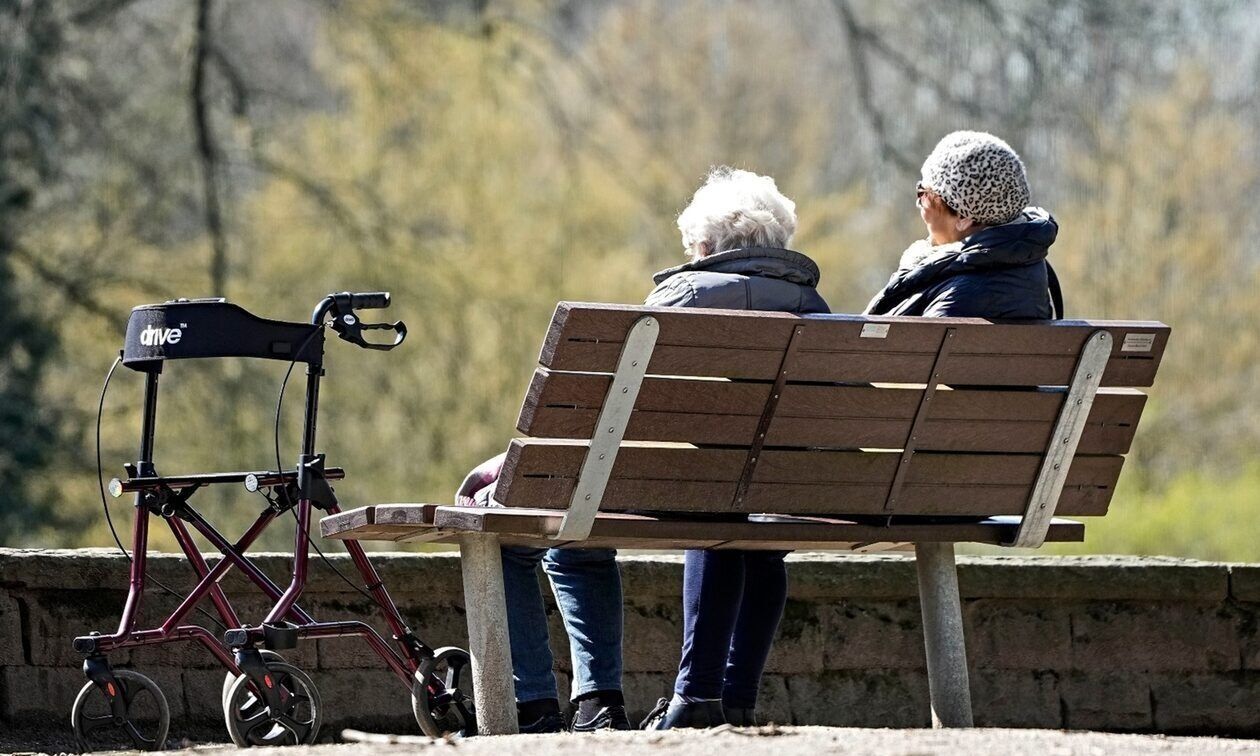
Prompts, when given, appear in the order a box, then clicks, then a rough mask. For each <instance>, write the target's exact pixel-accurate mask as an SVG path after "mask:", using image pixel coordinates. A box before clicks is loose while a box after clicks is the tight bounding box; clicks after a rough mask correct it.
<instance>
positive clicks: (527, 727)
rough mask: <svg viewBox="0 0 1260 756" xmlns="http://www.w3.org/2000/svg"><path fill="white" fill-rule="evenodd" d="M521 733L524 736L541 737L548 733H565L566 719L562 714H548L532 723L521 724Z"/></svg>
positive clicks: (556, 712)
mask: <svg viewBox="0 0 1260 756" xmlns="http://www.w3.org/2000/svg"><path fill="white" fill-rule="evenodd" d="M519 731H520V733H521V734H522V735H541V734H543V733H547V732H564V717H562V716H560V712H558V711H555V712H550V711H549V712H547V713H546V714H543V715H542V716H540V717H538V719H535V720H534V721H532V722H521V723H520V728H519Z"/></svg>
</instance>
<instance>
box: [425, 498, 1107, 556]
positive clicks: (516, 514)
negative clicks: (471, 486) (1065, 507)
mask: <svg viewBox="0 0 1260 756" xmlns="http://www.w3.org/2000/svg"><path fill="white" fill-rule="evenodd" d="M561 519H562V515H561V514H560V513H556V512H553V511H546V510H521V509H497V508H483V507H439V508H438V509H437V511H436V513H435V515H434V520H435V525H436V526H437V527H441V528H450V529H455V530H460V531H471V532H479V533H496V534H499V535H501V536H507V535H518V536H525V537H532V538H538V539H545V538H546V537H548V536H550V535H552V534H554V533H556V532H558V530H559V527H560V521H561ZM1017 527H1018V525H1017V523H1016V522H1015V521H1014V520H1005V521H1004V520H998V519H987V520H979V521H975V522H964V523H921V522H919V523H904V524H903V523H896V524H893V525H889V526H884V525H871V524H866V523H856V522H852V521H846V520H842V519H834V518H823V517H775V518H766V519H763V520H760V521H754V522H696V521H691V522H688V521H679V520H670V519H661V518H657V517H651V516H646V515H627V514H609V513H602V512H601V513H600V514H599V516H598V517H596V519H595V526H594V528H593V529H592V531H591V539H592V541H602V542H604V543H607V544H614V543H618V542H623V541H631V540H632V541H634V542H636V543H637V544H649V545H645V546H643V547H644V548H689V547H690V546H689V544H693V543H698V542H706V543H712V542H732V541H735V542H740V545H741V546H742V545H751V546H753V547H755V548H774V547H781V546H782V545H784V544H788V543H794V544H801V543H810V544H823V545H824V547H827V548H842V549H846V550H851V549H853V548H854V547H856V546H864V545H867V544H873V543H907V542H916V541H953V542H968V543H993V544H997V543H1002V542H1003V541H1004V540H1007V539H1009V538H1010V537H1011V536H1013V535H1014V532H1015V529H1016V528H1017ZM1083 538H1084V526H1083V525H1081V524H1080V523H1078V522H1072V521H1070V520H1055V521H1054V523H1052V525H1051V528H1050V535H1049V536H1048V537H1047V540H1054V541H1079V540H1082V539H1083ZM540 543H542V544H546V543H549V542H547V541H545V540H543V541H540ZM552 545H554V544H552ZM582 545H583V546H584V547H585V546H587V545H588V542H583V543H582ZM618 545H620V544H618ZM620 547H621V548H629V547H628V546H624V545H620ZM798 548H799V546H798Z"/></svg>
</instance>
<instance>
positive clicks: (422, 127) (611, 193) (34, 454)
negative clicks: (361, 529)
mask: <svg viewBox="0 0 1260 756" xmlns="http://www.w3.org/2000/svg"><path fill="white" fill-rule="evenodd" d="M1258 74H1260V4H1258V3H1257V2H1228V1H1224V0H1198V1H1196V2H1184V1H1178V0H1125V1H1123V2H1107V1H1105V0H1046V1H1044V2H1032V1H1031V0H938V1H937V2H931V3H919V2H909V0H894V1H889V0H795V1H793V2H778V1H770V0H618V1H615V0H521V1H519V2H506V1H502V0H500V1H495V0H356V2H334V0H267V2H255V1H254V0H73V1H72V0H0V301H3V302H4V305H3V306H0V543H3V544H6V545H47V546H52V545H65V546H80V545H104V544H107V543H109V542H110V539H109V532H108V530H107V528H106V525H105V520H104V517H103V516H102V513H101V511H100V497H99V493H98V488H97V480H96V462H95V457H94V433H95V416H96V409H97V400H98V392H99V390H100V385H101V381H102V379H103V378H104V374H105V371H106V369H107V368H108V367H109V364H110V362H111V361H112V360H113V358H114V356H115V355H116V353H117V351H118V349H119V347H120V346H121V342H122V333H123V327H124V324H125V322H126V318H127V314H128V311H129V309H130V308H131V307H132V306H134V305H137V304H141V303H146V302H154V301H161V300H164V299H168V298H173V297H181V296H182V297H202V296H226V297H228V298H229V299H230V300H231V301H234V302H236V303H238V304H241V305H243V306H244V307H245V308H247V309H249V310H251V311H253V312H255V313H257V314H259V315H262V316H265V317H273V318H279V319H288V320H304V319H306V318H307V317H309V313H310V311H311V307H312V306H313V305H314V303H315V302H316V301H318V300H319V299H320V297H322V296H323V295H324V294H326V293H328V292H331V291H342V290H347V289H349V290H376V289H388V290H391V291H392V292H393V294H394V303H395V304H394V307H393V309H391V310H390V311H388V313H386V314H387V315H388V316H389V317H390V318H391V319H393V318H402V319H404V320H406V321H407V323H408V324H409V325H410V327H411V336H410V338H409V340H408V342H407V344H406V345H405V347H404V348H401V349H399V350H398V351H396V352H393V353H390V354H383V353H375V352H372V353H367V352H362V351H359V350H357V349H354V348H353V347H351V346H350V345H347V344H344V343H343V342H340V341H336V340H333V341H331V342H330V357H329V365H328V374H329V378H328V380H327V382H326V383H325V394H324V402H323V405H322V414H321V426H320V431H321V443H320V446H321V447H322V448H323V450H324V451H326V452H327V453H328V455H329V458H330V460H332V461H333V462H334V463H335V464H340V465H343V466H345V467H346V468H348V470H349V471H350V477H349V479H347V480H346V481H345V482H344V483H343V484H342V485H340V486H339V487H338V490H339V494H340V495H341V496H342V498H343V503H344V505H346V506H355V505H357V504H360V503H368V502H374V501H424V500H428V501H434V500H437V501H446V500H447V499H448V498H449V497H450V495H451V492H452V490H453V489H454V487H455V486H456V485H457V484H458V482H459V480H460V478H461V476H462V474H463V472H464V471H465V470H466V469H467V468H468V467H470V466H471V465H473V464H475V463H477V462H478V461H480V460H481V459H483V458H485V457H487V456H489V455H492V454H495V453H497V452H499V451H501V450H502V449H503V448H505V446H506V442H507V440H508V438H509V437H510V436H511V435H512V433H513V426H514V421H515V416H516V412H517V410H518V409H519V406H520V400H521V397H522V396H523V393H524V391H525V387H526V383H527V380H528V378H529V375H530V368H531V366H532V365H533V364H534V362H535V360H536V357H537V349H538V345H539V343H540V342H541V337H542V334H543V331H544V328H545V326H546V323H547V322H548V320H549V318H550V315H551V311H552V309H553V307H554V305H555V303H556V301H558V300H561V299H571V300H588V301H612V302H639V301H641V300H642V298H643V296H644V295H645V294H646V293H647V292H648V291H649V289H650V288H651V280H650V274H651V273H652V272H653V271H655V270H658V269H661V268H664V267H667V266H671V265H674V264H677V263H679V262H681V261H682V248H681V245H680V242H679V240H678V236H677V231H676V229H675V228H674V225H673V220H674V218H675V216H676V214H677V213H678V211H679V210H681V209H682V207H683V206H684V205H685V204H686V202H687V200H688V198H689V196H690V194H691V192H692V191H694V189H695V187H696V186H697V185H698V183H699V181H700V179H701V177H702V176H703V174H704V173H705V171H706V169H707V168H708V167H709V166H710V165H712V164H717V163H729V164H733V165H738V166H742V167H747V168H749V169H752V170H755V171H758V172H761V173H766V174H770V175H773V176H774V177H776V178H777V180H778V182H779V186H780V188H782V189H783V191H784V192H785V193H786V194H787V195H788V196H790V197H793V198H794V199H795V200H796V201H797V203H798V212H799V215H800V229H799V231H798V234H797V237H796V240H795V243H794V246H795V247H796V248H797V249H800V250H801V251H804V252H806V253H807V254H810V255H811V256H813V257H814V258H815V259H816V260H817V261H818V262H819V264H820V266H821V268H822V270H823V278H822V283H821V286H820V289H821V291H822V293H823V294H824V295H825V296H826V298H827V299H828V300H829V301H830V303H831V304H832V306H833V308H834V309H835V310H836V311H838V312H855V311H860V310H861V309H862V307H863V306H864V305H865V303H866V301H867V300H868V299H869V297H870V296H871V294H872V293H873V292H875V291H876V290H878V288H879V287H880V286H881V285H882V284H883V282H884V281H885V279H886V278H887V275H888V273H889V272H890V271H891V269H892V268H893V267H894V266H895V263H896V260H897V258H898V256H899V255H900V253H901V251H902V249H904V248H905V247H906V245H907V244H908V243H910V242H911V241H912V240H914V239H915V238H917V237H918V236H920V235H921V234H922V227H921V225H920V222H919V219H918V215H917V213H916V211H915V208H914V204H913V203H914V190H913V189H914V183H915V180H916V179H917V173H918V165H919V163H920V162H921V160H922V159H923V157H924V156H925V155H926V154H927V152H928V151H929V150H930V148H931V147H932V145H933V144H934V143H935V142H936V141H937V140H938V139H939V138H940V137H941V136H942V135H943V134H945V133H947V132H948V131H950V130H953V129H956V128H975V129H982V130H988V131H992V132H994V133H997V134H999V135H1001V136H1002V137H1004V138H1005V139H1007V140H1008V141H1009V142H1010V143H1011V144H1012V145H1014V146H1015V147H1016V149H1017V150H1019V151H1020V152H1021V154H1022V155H1023V157H1024V160H1025V162H1026V164H1027V166H1028V170H1029V174H1030V179H1031V182H1032V186H1033V200H1034V202H1035V203H1036V204H1040V205H1043V206H1045V207H1047V208H1049V209H1051V210H1052V211H1053V212H1054V213H1055V215H1056V216H1057V217H1058V219H1059V221H1060V224H1061V226H1062V232H1061V235H1060V237H1059V242H1058V244H1057V245H1056V246H1055V247H1054V249H1053V251H1052V259H1053V261H1054V262H1055V265H1056V266H1057V268H1058V270H1059V273H1060V276H1061V277H1062V278H1063V279H1064V288H1065V290H1066V292H1067V302H1068V315H1069V316H1070V317H1093V318H1125V319H1160V320H1163V321H1165V322H1167V323H1169V324H1171V325H1172V326H1173V340H1172V342H1171V344H1170V348H1169V351H1168V354H1167V357H1166V359H1165V362H1164V367H1163V369H1162V371H1161V374H1160V378H1159V381H1158V383H1157V385H1156V387H1155V390H1154V393H1153V396H1152V401H1151V402H1150V403H1149V404H1148V407H1147V411H1146V416H1145V418H1144V420H1143V423H1142V425H1143V427H1142V428H1141V430H1140V432H1139V434H1138V439H1137V443H1136V445H1135V449H1134V453H1133V455H1132V456H1131V457H1130V461H1129V462H1128V464H1127V465H1126V469H1125V472H1124V476H1123V479H1122V489H1121V491H1120V493H1119V495H1118V497H1117V499H1116V500H1115V503H1114V504H1113V509H1112V511H1113V513H1114V514H1113V515H1112V516H1110V517H1108V518H1106V520H1104V521H1102V522H1099V523H1096V524H1094V525H1091V528H1092V530H1091V536H1090V541H1089V542H1088V543H1087V544H1085V546H1084V547H1083V548H1084V549H1085V550H1088V551H1094V552H1130V553H1147V554H1172V555H1185V556H1198V557H1206V558H1220V559H1235V560H1244V559H1245V560H1260V457H1258V456H1257V454H1256V449H1257V442H1260V401H1258V400H1257V398H1256V395H1255V390H1256V388H1257V377H1258V375H1260V329H1257V323H1258V316H1260V298H1258V297H1257V296H1256V292H1257V284H1260V267H1258V263H1260V253H1258V252H1257V246H1256V243H1255V240H1256V239H1258V238H1260V212H1257V210H1256V208H1257V202H1258V200H1257V197H1258V196H1260V195H1258V194H1257V188H1260V98H1258V97H1257V93H1256V82H1257V75H1258ZM284 368H285V365H284V364H283V363H274V364H268V365H254V364H249V365H246V364H238V363H235V362H232V361H220V362H217V363H214V364H211V363H200V364H197V365H195V367H194V365H193V364H192V363H185V364H183V365H178V366H175V367H174V368H173V369H171V370H168V371H167V373H166V376H165V377H164V381H163V391H164V397H163V402H164V403H163V405H162V407H161V409H160V412H159V427H160V433H159V438H158V444H157V460H158V468H159V470H160V471H165V472H167V473H176V472H186V471H193V470H207V471H209V470H230V469H257V468H266V467H270V466H272V465H274V462H273V461H271V460H274V453H273V452H272V417H273V415H272V413H273V407H274V402H275V397H276V392H277V390H278V388H279V384H280V380H281V378H282V376H283V373H284ZM299 372H300V371H299ZM299 385H300V384H299V381H295V382H294V384H293V387H296V386H299ZM140 387H141V380H140V378H139V377H138V376H137V375H136V374H134V373H132V372H130V371H128V370H119V371H118V373H117V375H115V378H114V382H113V385H112V387H111V390H110V394H109V396H108V398H107V401H106V402H105V406H104V424H103V430H102V434H101V442H102V447H103V459H104V463H105V470H106V477H107V478H108V477H111V476H113V475H116V474H118V472H119V470H120V466H121V464H122V463H123V462H124V461H128V460H131V459H134V457H135V453H136V448H135V447H136V439H137V436H138V417H139V409H140V399H141V395H140ZM300 400H301V392H300V390H294V391H290V397H289V402H288V404H287V405H286V412H285V423H284V436H283V439H282V441H283V445H284V457H285V460H286V462H288V461H289V460H290V459H292V457H293V455H295V454H296V453H297V451H296V450H297V443H298V424H299V421H300ZM249 496H250V495H249V494H246V493H245V492H244V491H243V490H241V489H239V488H236V487H230V490H225V491H206V492H202V493H199V494H198V501H200V502H201V504H202V505H203V507H204V509H203V511H205V512H206V513H207V514H208V515H209V516H210V517H211V519H213V520H216V521H218V522H221V523H227V524H229V525H234V524H239V523H241V522H244V521H246V520H247V519H250V518H252V516H253V514H254V513H255V511H256V510H257V505H258V504H260V503H261V500H260V499H259V500H254V501H251V500H250V499H249ZM111 509H112V511H113V512H114V515H115V520H116V521H117V520H121V521H123V522H124V523H125V522H126V521H127V520H128V519H129V517H130V511H131V505H130V502H129V501H127V500H119V501H114V500H111ZM124 527H125V526H124ZM283 530H284V528H283V527H276V528H273V529H272V532H271V533H269V534H268V537H269V538H270V539H271V540H269V541H265V545H269V546H273V547H284V546H286V545H287V544H288V543H289V538H290V536H289V535H288V534H286V533H284V532H282V531H283ZM166 545H167V546H169V544H166Z"/></svg>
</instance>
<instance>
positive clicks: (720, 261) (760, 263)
mask: <svg viewBox="0 0 1260 756" xmlns="http://www.w3.org/2000/svg"><path fill="white" fill-rule="evenodd" d="M693 270H694V271H701V270H705V271H711V272H714V273H734V274H738V275H745V276H762V277H764V278H781V279H783V280H784V281H788V282H791V283H794V284H800V285H801V286H813V287H816V286H818V279H819V277H820V275H821V273H820V272H819V270H818V264H817V263H815V262H814V261H813V260H811V259H809V258H808V257H806V256H805V255H803V254H801V253H800V252H793V251H792V250H790V249H779V248H777V247H743V248H741V249H728V250H726V251H725V252H718V253H717V254H714V255H709V256H708V257H700V258H697V259H695V260H692V261H691V262H687V263H683V264H682V265H677V266H675V267H673V268H666V269H665V270H662V271H660V272H659V273H657V274H656V275H654V276H652V280H653V281H654V282H655V283H656V284H657V285H659V284H660V283H661V282H662V281H664V280H665V279H667V278H670V277H671V276H675V275H677V274H679V273H686V272H688V271H693Z"/></svg>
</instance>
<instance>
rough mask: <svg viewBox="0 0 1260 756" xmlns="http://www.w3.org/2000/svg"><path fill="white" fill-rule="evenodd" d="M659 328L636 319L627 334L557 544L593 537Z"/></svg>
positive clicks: (645, 319) (649, 320)
mask: <svg viewBox="0 0 1260 756" xmlns="http://www.w3.org/2000/svg"><path fill="white" fill-rule="evenodd" d="M660 330H661V329H660V327H659V325H658V323H657V320H656V318H654V317H652V316H651V315H644V316H643V317H641V318H639V319H638V320H636V321H634V325H632V326H630V330H629V331H628V332H627V333H626V340H625V343H624V344H623V345H622V347H621V357H620V358H619V359H618V360H617V372H616V373H613V379H612V384H611V385H610V386H609V387H608V394H607V395H605V397H604V407H603V409H601V410H600V411H599V422H597V423H596V424H595V435H593V436H591V445H590V446H589V447H587V450H586V458H585V459H584V460H582V470H581V472H579V473H578V479H577V483H576V484H575V485H574V486H573V498H571V499H570V500H569V508H568V510H567V511H566V512H565V513H564V520H563V521H561V523H560V529H559V531H557V532H556V535H555V539H556V540H557V541H585V540H586V538H587V537H588V536H589V535H590V534H591V527H593V526H594V524H595V515H596V514H598V513H599V505H600V502H602V501H603V499H604V489H605V488H607V487H608V478H609V476H611V475H612V469H613V464H614V463H615V462H616V461H617V450H618V449H620V448H621V439H622V438H624V437H625V435H626V425H627V424H628V423H629V422H630V413H631V412H632V411H633V410H634V403H635V401H636V400H637V399H638V398H639V389H640V388H641V387H642V386H643V376H644V374H645V373H647V367H648V362H650V361H651V359H652V350H653V349H655V348H656V337H657V336H658V335H659V334H660Z"/></svg>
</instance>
